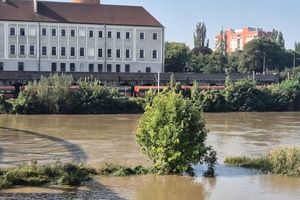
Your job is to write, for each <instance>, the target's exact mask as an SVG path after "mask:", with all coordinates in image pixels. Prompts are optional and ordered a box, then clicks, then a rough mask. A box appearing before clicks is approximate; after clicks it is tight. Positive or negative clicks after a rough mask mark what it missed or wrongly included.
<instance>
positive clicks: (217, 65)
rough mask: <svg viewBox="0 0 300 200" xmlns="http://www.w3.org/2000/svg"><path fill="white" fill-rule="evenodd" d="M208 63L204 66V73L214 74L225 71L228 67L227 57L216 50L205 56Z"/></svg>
mask: <svg viewBox="0 0 300 200" xmlns="http://www.w3.org/2000/svg"><path fill="white" fill-rule="evenodd" d="M205 59H206V65H205V66H204V68H203V73H205V74H213V73H224V72H225V69H226V68H227V57H226V56H225V55H224V54H222V53H220V52H214V53H212V54H210V55H206V56H205Z"/></svg>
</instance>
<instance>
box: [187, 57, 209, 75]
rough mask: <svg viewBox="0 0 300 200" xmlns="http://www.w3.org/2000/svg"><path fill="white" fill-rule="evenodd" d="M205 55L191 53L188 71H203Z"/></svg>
mask: <svg viewBox="0 0 300 200" xmlns="http://www.w3.org/2000/svg"><path fill="white" fill-rule="evenodd" d="M206 58H207V57H206V56H204V55H203V54H201V53H200V54H193V53H192V54H191V56H190V61H189V66H188V71H189V72H195V73H201V72H203V68H204V67H205V65H206V64H207V63H206V60H207V59H206Z"/></svg>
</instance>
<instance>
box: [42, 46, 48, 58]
mask: <svg viewBox="0 0 300 200" xmlns="http://www.w3.org/2000/svg"><path fill="white" fill-rule="evenodd" d="M42 55H43V56H46V55H47V47H46V46H42Z"/></svg>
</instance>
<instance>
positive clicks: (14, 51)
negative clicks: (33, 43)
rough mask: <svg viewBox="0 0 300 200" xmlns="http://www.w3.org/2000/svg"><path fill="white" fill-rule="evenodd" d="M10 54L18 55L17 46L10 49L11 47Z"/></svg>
mask: <svg viewBox="0 0 300 200" xmlns="http://www.w3.org/2000/svg"><path fill="white" fill-rule="evenodd" d="M9 53H10V54H11V55H15V54H16V46H15V45H10V47H9Z"/></svg>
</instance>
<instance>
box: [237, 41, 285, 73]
mask: <svg viewBox="0 0 300 200" xmlns="http://www.w3.org/2000/svg"><path fill="white" fill-rule="evenodd" d="M284 55H285V50H284V49H282V48H281V47H280V46H279V45H278V44H277V43H275V42H272V41H271V40H270V39H267V38H260V39H255V40H252V41H250V42H248V43H247V44H246V45H245V48H244V50H243V53H242V54H241V57H240V66H239V71H240V72H249V71H253V70H254V71H256V72H263V65H264V62H265V67H266V69H268V70H275V69H279V70H283V69H284V68H285V63H284V62H283V60H284Z"/></svg>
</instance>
